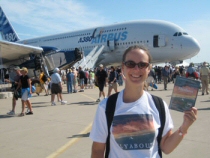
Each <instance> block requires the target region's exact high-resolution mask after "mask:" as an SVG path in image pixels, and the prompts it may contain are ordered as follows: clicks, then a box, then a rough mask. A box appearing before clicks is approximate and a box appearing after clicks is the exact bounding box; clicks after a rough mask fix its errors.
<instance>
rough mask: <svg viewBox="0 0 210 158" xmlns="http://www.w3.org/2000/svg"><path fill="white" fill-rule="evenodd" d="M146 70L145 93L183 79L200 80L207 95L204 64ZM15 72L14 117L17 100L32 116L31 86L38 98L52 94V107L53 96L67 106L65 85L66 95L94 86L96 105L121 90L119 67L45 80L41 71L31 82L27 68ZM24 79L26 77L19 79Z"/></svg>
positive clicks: (55, 75)
mask: <svg viewBox="0 0 210 158" xmlns="http://www.w3.org/2000/svg"><path fill="white" fill-rule="evenodd" d="M130 64H132V63H130ZM149 67H150V72H149V74H148V77H147V79H146V80H145V85H144V90H147V91H148V90H149V87H151V90H153V88H155V89H157V87H158V86H157V84H161V83H163V84H164V90H167V84H168V83H169V82H173V83H175V81H176V77H177V76H184V77H188V78H193V79H198V80H200V81H201V86H202V95H204V93H206V94H209V90H208V89H209V74H210V72H209V68H208V65H207V63H206V62H203V65H202V66H201V67H198V68H195V67H194V64H193V63H190V64H189V66H188V67H184V66H179V67H178V66H171V65H169V64H166V65H165V66H164V67H161V66H153V65H152V64H150V65H149ZM14 71H15V72H16V76H15V78H14V81H13V82H12V85H13V86H12V87H13V91H14V97H13V99H12V110H11V111H10V112H8V113H7V114H8V115H15V106H16V100H17V99H18V98H21V100H22V107H25V106H26V105H27V106H28V112H27V113H25V114H27V115H30V114H33V110H32V106H31V103H30V101H29V98H30V97H31V93H32V92H31V88H30V87H31V86H32V85H35V86H37V85H38V86H37V90H36V94H37V95H39V93H40V92H41V91H42V90H44V92H45V96H48V95H50V93H51V105H52V106H55V105H56V103H55V96H56V95H57V100H58V101H59V102H61V104H66V103H67V102H66V101H65V100H63V96H62V91H63V86H62V85H63V84H66V88H67V89H66V91H67V93H69V94H71V93H77V92H84V91H85V89H93V88H94V87H95V86H97V87H98V89H99V97H98V99H97V100H96V102H100V101H101V100H103V99H105V98H107V97H109V96H110V95H111V93H112V91H114V93H117V92H118V89H117V87H118V86H122V85H123V82H124V79H123V74H122V71H121V67H120V66H118V67H114V66H110V67H104V66H103V65H102V64H100V65H99V66H98V67H96V68H95V69H88V68H85V69H84V70H83V68H82V67H78V68H77V69H76V68H75V67H71V68H70V69H67V70H60V69H58V68H55V69H54V70H53V74H52V75H51V76H47V75H46V74H44V72H43V71H42V70H40V74H39V79H38V81H37V80H33V79H32V82H31V79H30V77H29V76H28V75H27V73H28V70H27V68H22V69H20V68H19V67H15V68H14ZM23 76H26V77H24V79H21V78H22V77H23ZM25 78H27V79H25ZM5 81H7V82H10V81H9V79H5ZM29 82H30V83H29ZM105 86H107V87H108V91H107V93H106V92H104V87H105ZM24 88H28V93H27V94H28V95H26V92H25V91H24V95H23V92H21V90H23V89H24ZM40 89H41V91H40ZM21 94H22V95H21ZM25 114H24V108H22V111H21V113H20V116H24V115H25Z"/></svg>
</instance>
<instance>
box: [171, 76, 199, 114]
mask: <svg viewBox="0 0 210 158" xmlns="http://www.w3.org/2000/svg"><path fill="white" fill-rule="evenodd" d="M199 88H200V81H197V80H193V79H189V78H185V77H180V76H177V77H176V82H175V84H174V89H173V92H172V96H171V101H170V105H169V109H172V110H176V111H181V112H183V111H187V110H189V109H191V108H192V107H194V106H195V102H196V98H197V94H198V90H199Z"/></svg>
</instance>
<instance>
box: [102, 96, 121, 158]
mask: <svg viewBox="0 0 210 158" xmlns="http://www.w3.org/2000/svg"><path fill="white" fill-rule="evenodd" d="M118 94H119V92H117V93H115V94H113V95H111V96H109V98H108V100H107V103H106V111H105V113H106V120H107V127H108V136H107V139H106V153H105V158H108V156H109V150H110V127H111V124H112V120H113V117H114V112H115V107H116V102H117V97H118Z"/></svg>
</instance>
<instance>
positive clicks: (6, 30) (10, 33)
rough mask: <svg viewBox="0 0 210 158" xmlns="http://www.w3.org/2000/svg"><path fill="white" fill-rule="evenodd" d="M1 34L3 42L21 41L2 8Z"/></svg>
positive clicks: (0, 16)
mask: <svg viewBox="0 0 210 158" xmlns="http://www.w3.org/2000/svg"><path fill="white" fill-rule="evenodd" d="M0 32H1V36H2V39H3V40H6V41H9V42H16V41H18V40H20V39H19V37H18V36H17V34H16V32H15V31H14V29H13V27H12V25H11V24H10V22H9V20H8V19H7V17H6V15H5V14H4V12H3V10H2V8H1V6H0Z"/></svg>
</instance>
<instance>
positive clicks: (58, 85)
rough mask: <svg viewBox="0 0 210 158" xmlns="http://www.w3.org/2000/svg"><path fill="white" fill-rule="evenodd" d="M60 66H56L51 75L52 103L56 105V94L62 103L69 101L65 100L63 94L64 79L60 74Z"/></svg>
mask: <svg viewBox="0 0 210 158" xmlns="http://www.w3.org/2000/svg"><path fill="white" fill-rule="evenodd" d="M59 71H60V70H59V68H55V69H54V70H53V74H52V75H51V105H52V106H55V105H56V103H55V101H54V100H55V95H56V94H58V98H59V99H61V105H64V104H66V103H67V101H64V100H63V96H62V89H63V87H62V79H61V76H60V75H59Z"/></svg>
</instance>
